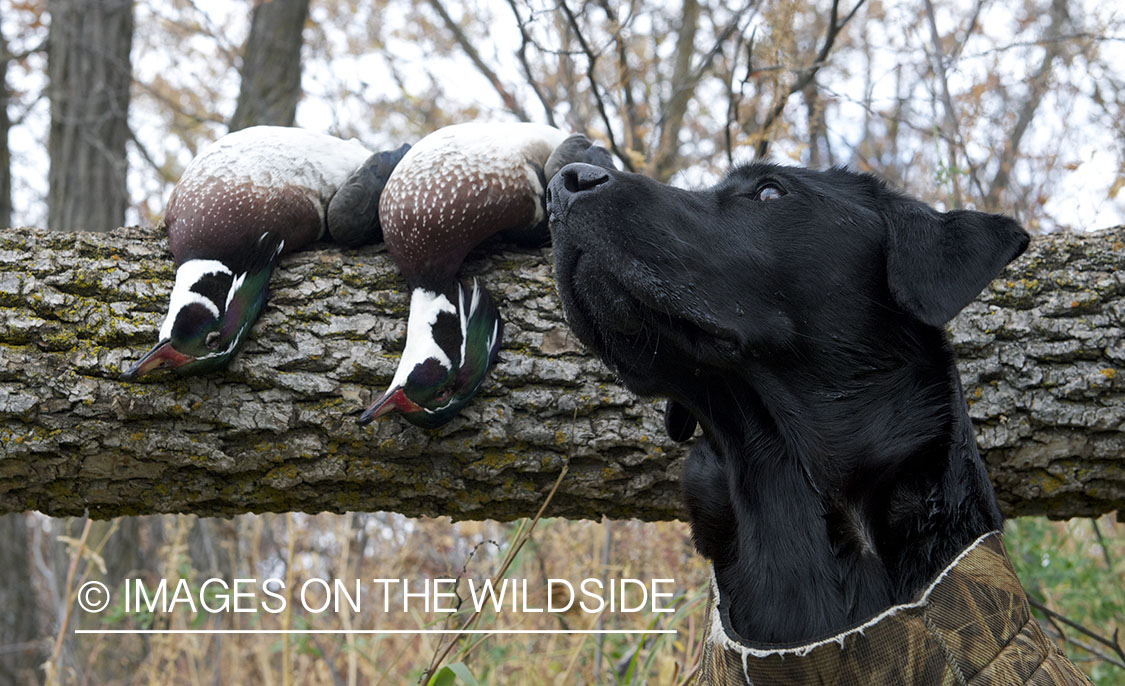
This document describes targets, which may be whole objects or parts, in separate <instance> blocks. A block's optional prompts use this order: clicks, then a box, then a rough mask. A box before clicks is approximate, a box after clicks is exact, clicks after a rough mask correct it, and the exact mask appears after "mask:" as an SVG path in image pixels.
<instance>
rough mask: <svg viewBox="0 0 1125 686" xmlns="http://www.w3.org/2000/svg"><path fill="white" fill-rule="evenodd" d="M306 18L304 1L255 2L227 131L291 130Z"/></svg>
mask: <svg viewBox="0 0 1125 686" xmlns="http://www.w3.org/2000/svg"><path fill="white" fill-rule="evenodd" d="M308 16H309V0H257V2H255V4H254V14H253V18H252V19H251V22H250V35H249V37H247V39H246V50H245V53H244V54H243V56H242V69H241V72H240V74H241V77H242V85H241V87H240V89H239V92H238V103H237V104H236V105H235V109H234V116H232V117H231V119H230V130H231V131H237V130H239V129H244V128H246V127H248V126H255V125H259V124H268V125H273V126H292V125H293V120H294V119H295V118H296V116H297V102H298V101H299V100H300V99H301V46H302V45H303V40H302V37H301V33H302V31H304V28H305V21H306V20H307V19H308Z"/></svg>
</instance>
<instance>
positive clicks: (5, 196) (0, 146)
mask: <svg viewBox="0 0 1125 686" xmlns="http://www.w3.org/2000/svg"><path fill="white" fill-rule="evenodd" d="M0 12H3V10H0ZM10 62H11V53H10V52H9V51H8V40H7V38H5V37H4V36H3V35H2V34H0V229H6V228H8V227H9V226H11V225H12V151H11V147H9V145H8V132H9V131H10V130H11V129H12V120H11V119H10V118H9V117H8V102H9V101H10V94H9V93H10V92H9V90H8V64H9V63H10Z"/></svg>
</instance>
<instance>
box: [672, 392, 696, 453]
mask: <svg viewBox="0 0 1125 686" xmlns="http://www.w3.org/2000/svg"><path fill="white" fill-rule="evenodd" d="M698 424H699V422H697V421H696V420H695V415H693V414H692V413H691V412H690V411H689V410H688V409H687V408H686V407H684V406H683V405H681V404H679V403H678V402H676V401H675V400H668V401H667V402H666V403H665V404H664V430H665V431H666V432H668V437H669V438H671V439H672V440H673V441H675V442H677V443H683V442H684V441H687V440H689V439H691V437H692V435H693V434H695V427H696V426H697V425H698Z"/></svg>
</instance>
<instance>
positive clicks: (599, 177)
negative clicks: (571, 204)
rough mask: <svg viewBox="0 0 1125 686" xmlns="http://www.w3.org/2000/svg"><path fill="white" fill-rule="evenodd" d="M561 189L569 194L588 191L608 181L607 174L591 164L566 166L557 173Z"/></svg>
mask: <svg viewBox="0 0 1125 686" xmlns="http://www.w3.org/2000/svg"><path fill="white" fill-rule="evenodd" d="M559 176H560V177H562V185H563V188H566V189H567V190H568V191H570V192H571V193H581V192H582V191H588V190H590V189H591V188H593V187H594V186H600V185H601V184H603V183H605V182H606V181H609V172H607V171H606V170H605V169H602V168H601V167H595V166H594V165H592V164H581V163H575V164H568V165H566V166H565V167H563V168H562V169H561V170H560V171H559Z"/></svg>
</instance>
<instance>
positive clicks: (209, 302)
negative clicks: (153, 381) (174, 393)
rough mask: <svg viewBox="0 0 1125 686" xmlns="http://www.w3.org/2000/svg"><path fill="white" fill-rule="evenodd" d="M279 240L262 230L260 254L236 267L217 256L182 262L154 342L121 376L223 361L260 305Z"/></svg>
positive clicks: (187, 370) (194, 369)
mask: <svg viewBox="0 0 1125 686" xmlns="http://www.w3.org/2000/svg"><path fill="white" fill-rule="evenodd" d="M284 245H285V243H284V241H281V242H280V244H277V245H274V244H271V243H270V241H269V236H268V234H266V235H263V236H262V237H261V239H259V241H258V245H257V246H256V251H257V252H258V253H259V255H260V257H259V259H257V260H254V262H255V264H254V266H252V267H250V268H249V269H247V270H246V271H241V272H239V273H235V271H234V270H232V269H231V268H230V267H228V266H227V265H226V264H224V263H223V262H220V261H218V260H202V259H200V260H188V261H186V262H184V263H183V264H181V265H180V267H179V268H178V269H177V270H176V284H175V286H173V288H172V297H171V299H170V302H169V305H168V315H167V316H166V317H165V318H164V323H163V324H162V325H161V327H160V340H159V342H158V343H157V344H156V345H155V346H153V347H152V349H151V350H149V351H148V352H147V353H145V355H144V357H142V358H141V359H140V360H138V361H137V363H136V364H134V365H133V366H132V367H130V368H129V370H128V371H126V372H125V373H124V374H122V375H121V378H122V379H123V380H131V379H135V378H138V377H140V376H144V375H145V374H147V373H149V372H152V371H155V370H157V369H171V370H174V371H175V372H176V373H177V374H180V375H185V376H186V375H189V374H203V373H205V372H210V371H214V370H216V369H220V368H222V367H224V366H225V365H226V364H227V362H228V361H229V360H230V357H231V356H232V355H234V353H235V352H237V351H238V349H239V347H240V346H241V345H242V342H243V341H244V340H245V338H246V334H247V333H248V332H249V331H250V327H251V326H253V324H254V322H255V320H257V318H258V315H259V313H260V312H261V311H262V305H264V304H265V301H266V286H267V285H268V283H269V278H270V273H271V272H272V271H273V265H274V264H275V263H276V260H277V256H278V255H279V254H281V251H282V249H283V248H284Z"/></svg>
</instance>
